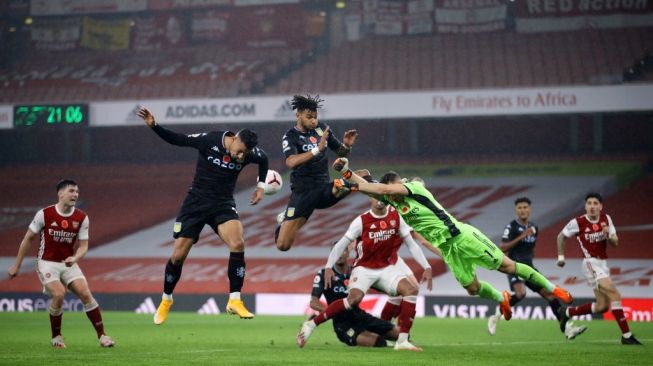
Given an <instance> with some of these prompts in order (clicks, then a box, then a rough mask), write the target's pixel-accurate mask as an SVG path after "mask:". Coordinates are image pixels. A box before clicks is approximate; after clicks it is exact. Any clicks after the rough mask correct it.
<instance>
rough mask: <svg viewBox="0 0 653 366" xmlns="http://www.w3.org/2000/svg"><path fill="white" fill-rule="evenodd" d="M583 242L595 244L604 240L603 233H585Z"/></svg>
mask: <svg viewBox="0 0 653 366" xmlns="http://www.w3.org/2000/svg"><path fill="white" fill-rule="evenodd" d="M585 240H587V241H588V242H590V243H596V242H600V241H604V240H605V233H604V232H603V231H599V232H598V233H589V234H588V233H586V234H585Z"/></svg>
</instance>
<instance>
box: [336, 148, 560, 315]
mask: <svg viewBox="0 0 653 366" xmlns="http://www.w3.org/2000/svg"><path fill="white" fill-rule="evenodd" d="M333 167H334V169H335V170H336V171H338V172H340V173H342V175H343V177H344V178H346V179H349V180H350V181H351V182H353V183H354V184H356V185H357V186H358V187H357V188H358V190H359V191H361V192H363V193H366V194H368V195H371V196H374V197H377V198H379V199H381V200H383V201H384V202H387V203H389V204H390V205H392V206H393V207H394V208H395V209H396V210H397V211H398V212H399V214H400V215H401V216H402V217H403V218H404V220H406V223H407V224H408V225H410V226H412V227H413V229H414V230H415V231H416V232H417V233H419V234H420V235H422V236H423V237H424V238H425V239H426V240H428V241H429V242H430V243H431V244H432V245H433V246H435V247H437V248H438V249H439V250H440V252H441V253H442V254H441V255H442V259H443V260H444V262H445V263H446V264H447V265H448V266H449V269H451V272H452V273H453V275H454V277H455V278H456V280H457V281H458V282H459V283H460V284H461V285H462V286H463V287H464V288H465V289H466V290H467V292H468V293H469V294H470V295H479V296H480V297H482V298H485V299H490V300H494V301H496V302H498V303H499V306H500V309H501V313H502V314H503V317H504V318H505V319H506V320H510V318H511V317H512V309H511V306H510V293H509V292H508V291H503V293H501V292H499V291H498V290H497V289H495V288H494V287H492V285H490V284H489V283H487V282H485V281H479V280H478V278H477V277H476V266H477V265H478V266H481V267H483V268H487V269H489V270H498V271H501V272H503V273H507V274H516V275H517V276H519V277H521V278H523V279H525V280H528V281H529V282H531V283H534V284H536V285H537V286H540V287H543V288H545V289H546V290H547V291H549V292H552V293H553V295H554V296H555V297H556V298H558V299H560V300H561V301H562V302H564V303H566V304H569V303H571V302H572V297H571V295H570V294H569V292H568V291H567V290H565V289H563V288H561V287H558V286H554V285H553V284H552V283H551V282H549V280H547V279H546V278H545V277H544V276H542V275H541V274H540V273H538V272H537V271H535V270H534V269H533V268H532V267H530V266H528V265H525V264H521V263H516V262H514V261H513V260H511V259H510V258H508V257H507V256H505V255H503V252H502V251H501V250H500V249H499V248H498V247H497V246H496V245H494V243H492V241H490V239H488V238H487V237H486V236H485V235H484V234H483V233H481V232H480V231H479V230H478V229H476V228H475V227H473V226H471V225H468V224H464V223H462V222H459V221H458V220H456V219H455V218H454V217H453V216H452V215H450V214H449V213H448V212H447V211H446V210H445V209H444V208H443V207H442V206H441V205H440V204H439V203H438V201H436V200H435V198H433V195H432V194H431V192H429V191H428V189H426V188H425V187H424V185H422V184H421V183H419V182H406V183H402V181H401V177H400V176H399V174H397V173H395V172H388V173H386V174H385V175H384V176H383V177H382V178H381V181H380V183H370V182H367V181H366V180H365V179H363V178H361V177H360V176H358V175H357V174H355V173H354V172H352V171H351V170H349V164H348V161H347V159H346V158H339V159H337V160H336V161H335V162H334V163H333Z"/></svg>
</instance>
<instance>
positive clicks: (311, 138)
mask: <svg viewBox="0 0 653 366" xmlns="http://www.w3.org/2000/svg"><path fill="white" fill-rule="evenodd" d="M308 139H309V140H311V143H313V144H316V143H317V139H316V138H315V136H311V137H309V138H308Z"/></svg>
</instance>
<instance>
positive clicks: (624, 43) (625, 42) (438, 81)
mask: <svg viewBox="0 0 653 366" xmlns="http://www.w3.org/2000/svg"><path fill="white" fill-rule="evenodd" d="M652 47H653V28H628V29H614V30H583V31H573V32H551V33H533V34H519V33H509V32H505V33H487V34H467V35H448V34H443V35H440V34H438V35H420V36H398V37H387V36H385V37H376V38H367V39H363V40H361V41H357V42H348V43H344V44H342V45H341V46H340V47H338V48H335V49H333V50H331V51H330V52H329V53H327V54H325V55H322V56H320V57H318V58H316V60H315V61H314V62H312V63H309V64H307V65H305V66H304V67H302V68H301V69H298V70H296V71H294V72H293V73H291V74H290V75H289V76H288V78H287V79H285V80H281V81H280V82H279V83H277V84H275V85H270V86H269V87H268V88H267V89H266V92H267V93H268V94H288V93H293V92H296V91H298V90H301V91H311V92H322V93H334V92H356V91H379V90H415V89H457V88H491V87H494V88H497V87H498V88H502V87H526V86H543V85H583V84H585V85H586V84H593V83H596V82H597V80H618V79H620V77H621V74H622V72H623V69H624V68H625V67H626V66H628V65H630V64H632V63H633V61H634V60H636V59H638V58H640V57H642V56H643V54H644V52H645V51H646V50H647V49H650V48H652Z"/></svg>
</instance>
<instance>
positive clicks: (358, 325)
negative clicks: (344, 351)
mask: <svg viewBox="0 0 653 366" xmlns="http://www.w3.org/2000/svg"><path fill="white" fill-rule="evenodd" d="M354 245H355V243H354V242H352V243H351V244H350V245H348V246H347V248H346V249H345V250H344V251H343V252H342V254H341V255H340V257H339V258H338V260H337V261H336V263H335V265H334V266H333V267H332V269H333V277H332V278H331V285H330V286H329V287H328V288H326V287H325V286H324V283H325V280H324V279H325V271H326V269H325V268H322V269H321V270H319V271H318V272H317V274H316V275H315V280H313V289H312V291H311V303H310V306H311V309H313V310H315V311H318V312H323V311H324V310H326V308H327V306H328V305H331V304H332V303H333V302H334V301H337V300H342V299H344V298H346V297H347V294H348V290H347V284H349V281H350V279H351V266H350V265H349V253H350V251H351V248H353V247H354ZM397 259H399V258H397ZM402 263H403V261H402ZM404 265H405V264H404ZM415 281H416V282H417V280H415ZM322 295H324V297H325V299H326V301H327V306H325V305H324V304H323V303H322V302H320V297H322ZM399 300H400V301H401V298H399ZM316 315H317V314H316ZM316 315H314V316H313V317H312V318H311V319H313V318H314V317H315V316H316ZM332 324H333V330H334V332H335V333H336V336H337V337H338V339H339V340H340V342H342V343H344V344H346V345H348V346H360V347H387V345H388V342H387V341H388V340H390V341H396V340H397V337H398V336H399V328H398V327H397V326H395V325H394V324H392V323H391V322H389V321H387V320H382V319H379V318H377V317H374V316H372V315H370V314H369V313H367V312H366V311H364V310H362V309H361V308H358V307H356V308H352V309H351V310H348V311H345V312H342V313H340V314H337V315H335V316H334V317H333V321H332Z"/></svg>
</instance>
